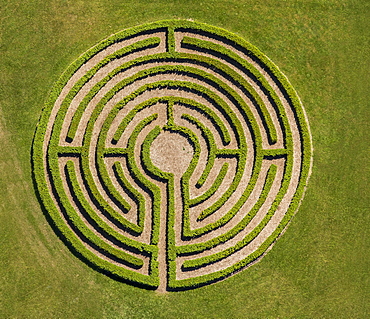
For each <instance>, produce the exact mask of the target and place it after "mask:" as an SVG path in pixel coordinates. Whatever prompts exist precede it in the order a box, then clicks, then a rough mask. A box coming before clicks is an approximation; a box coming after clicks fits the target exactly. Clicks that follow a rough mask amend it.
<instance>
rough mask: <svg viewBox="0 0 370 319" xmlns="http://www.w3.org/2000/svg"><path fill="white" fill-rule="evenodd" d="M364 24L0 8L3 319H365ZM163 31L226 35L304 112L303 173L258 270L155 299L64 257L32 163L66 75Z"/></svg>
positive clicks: (209, 10)
mask: <svg viewBox="0 0 370 319" xmlns="http://www.w3.org/2000/svg"><path fill="white" fill-rule="evenodd" d="M368 16H369V3H368V2H367V1H364V0H357V1H350V0H347V1H344V0H336V1H334V0H326V1H324V0H310V1H296V0H288V1H276V0H267V1H264V2H261V1H257V0H245V1H234V0H233V1H231V0H228V1H222V0H218V1H212V0H210V1H193V0H192V1H190V0H188V1H186V0H182V1H163V0H158V1H144V0H135V1H133V0H127V1H107V0H100V1H96V0H92V1H74V2H72V1H50V0H44V1H38V0H35V1H34V0H30V1H18V0H13V1H6V0H0V21H1V22H0V145H1V152H0V190H1V192H0V317H2V318H367V317H369V316H370V307H369V306H368V304H369V302H368V301H369V299H370V283H369V276H368V275H369V269H370V253H369V252H370V249H369V248H370V240H369V219H370V217H369V214H368V212H369V210H370V194H369V191H368V184H369V179H370V178H369V177H370V162H369V151H370V147H369V143H368V139H369V134H368V132H369V128H370V124H369V123H370V112H369V107H370V105H369V102H368V94H367V91H368V90H367V87H368V83H369V76H368V71H367V70H368V65H369V61H368V60H366V59H367V56H366V54H365V53H366V52H368V49H369V40H368V38H369V37H368V31H367V30H369V27H370V26H369V19H368ZM172 18H185V19H188V18H191V19H194V20H196V21H199V22H204V23H208V24H211V25H215V26H218V27H222V28H225V29H227V30H229V31H231V32H234V33H236V34H238V35H239V36H241V37H243V38H244V39H246V40H247V41H249V42H250V43H252V44H253V45H255V46H257V47H258V48H259V49H260V50H261V51H262V52H263V53H265V54H266V55H267V56H268V57H269V58H271V59H272V61H273V62H274V63H275V64H276V65H277V66H278V67H279V68H280V69H281V70H282V71H283V72H284V73H285V74H286V75H287V77H288V78H289V80H290V81H291V83H292V85H293V87H294V88H295V89H296V90H297V92H298V94H299V96H300V98H301V100H302V103H303V105H304V107H305V110H306V112H307V115H308V119H309V122H310V126H311V131H312V137H313V146H314V164H313V173H312V176H311V178H310V181H309V184H308V186H309V187H308V190H307V192H306V195H305V198H304V200H303V202H302V205H301V207H300V209H299V211H298V213H297V215H296V216H295V217H294V219H293V221H292V223H291V225H290V226H289V228H288V230H287V232H286V233H285V234H284V235H283V236H282V238H280V240H279V241H278V242H277V243H276V245H275V247H274V249H273V250H272V251H271V252H269V253H268V254H267V255H266V256H265V257H264V258H263V260H262V261H261V262H259V263H257V264H256V265H255V266H252V267H250V268H249V269H247V270H244V271H242V272H240V273H238V274H236V275H234V276H232V277H230V278H228V279H227V280H225V281H222V282H219V283H216V284H213V285H210V286H206V287H202V288H198V289H195V290H192V291H186V292H177V293H168V294H165V295H159V294H157V293H155V292H152V291H146V290H143V289H140V288H136V287H131V286H129V285H126V284H123V283H120V282H118V281H114V280H112V279H110V278H109V277H107V276H105V275H102V274H100V273H98V272H96V271H94V270H93V269H91V268H89V267H88V266H87V265H86V264H84V263H83V262H81V261H80V260H79V259H78V258H76V257H75V256H74V255H73V254H71V253H70V251H69V250H68V248H67V247H66V246H65V245H64V244H63V243H62V242H61V241H60V240H59V239H58V237H57V236H56V235H55V233H54V231H53V229H52V228H51V227H50V225H49V224H48V222H47V220H46V218H45V216H44V215H43V212H42V210H41V208H40V205H39V203H38V199H37V197H36V194H35V191H34V185H33V183H32V178H31V163H30V150H31V144H32V138H33V134H34V130H35V126H36V124H37V122H38V119H39V116H40V114H41V110H42V106H43V105H44V102H45V99H46V97H47V95H48V93H49V91H50V89H51V87H52V85H53V83H54V82H55V81H56V80H57V79H58V78H59V76H60V74H61V73H62V72H63V71H64V70H65V69H66V67H67V66H68V65H69V64H70V63H71V62H72V61H74V60H75V59H76V58H77V57H78V56H79V55H80V54H81V53H83V52H85V51H86V50H87V49H88V48H90V47H91V46H93V45H94V44H95V43H97V42H99V41H100V40H101V39H103V38H106V37H107V36H108V35H110V34H112V33H115V32H118V31H119V30H122V29H124V28H128V27H132V26H135V25H140V24H143V23H145V22H152V21H156V20H161V19H172Z"/></svg>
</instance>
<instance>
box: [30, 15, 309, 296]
mask: <svg viewBox="0 0 370 319" xmlns="http://www.w3.org/2000/svg"><path fill="white" fill-rule="evenodd" d="M32 156H33V170H34V179H35V182H36V185H37V190H38V193H39V195H40V198H41V201H42V203H43V206H44V207H45V209H46V211H47V212H48V215H49V216H50V218H51V220H52V223H53V224H54V226H55V228H56V229H57V230H58V232H59V234H60V235H61V237H62V238H63V239H64V241H65V242H66V243H67V244H68V245H69V247H71V248H72V249H73V250H74V251H76V252H77V253H78V254H79V255H80V256H81V258H82V259H84V260H85V261H86V262H87V263H88V264H90V265H92V266H94V267H95V268H98V269H100V270H101V271H102V272H104V273H107V274H110V275H112V276H114V277H115V278H120V279H123V280H124V281H126V282H130V283H132V284H136V285H140V286H144V287H147V288H151V289H159V290H161V291H165V290H179V289H189V288H194V287H198V286H201V285H204V284H208V283H212V282H215V281H217V280H220V279H223V278H225V277H227V276H229V275H231V274H233V273H235V272H236V271H237V270H239V269H241V268H243V267H245V266H248V265H250V264H251V263H252V262H253V261H255V260H257V259H258V258H259V257H260V256H262V255H263V254H264V253H265V252H266V251H267V250H268V249H269V247H270V246H271V245H272V244H273V243H274V241H275V240H276V239H277V237H278V236H279V235H280V234H281V233H282V231H283V230H284V228H285V227H286V225H287V223H288V222H289V220H290V219H291V217H292V215H293V214H294V212H295V211H296V209H297V208H298V204H299V202H300V200H301V198H302V196H303V192H304V188H305V185H306V182H307V179H308V174H309V171H310V165H311V142H310V135H309V131H308V125H307V121H306V118H305V114H304V111H303V108H302V106H301V104H300V101H299V99H298V97H297V95H296V93H295V91H294V90H293V88H292V87H291V85H290V84H289V82H288V80H287V79H286V78H285V76H283V75H282V73H281V72H280V71H279V70H278V69H277V67H276V66H275V65H274V64H273V63H272V62H271V61H270V60H269V59H268V58H267V57H266V56H264V55H263V54H262V53H261V52H260V51H259V50H258V49H257V48H255V47H254V46H252V45H250V44H249V43H247V42H246V41H244V40H243V39H241V38H239V37H237V36H236V35H233V34H231V33H229V32H227V31H225V30H222V29H218V28H215V27H211V26H207V25H204V24H199V23H194V22H190V21H182V20H169V21H161V22H157V23H152V24H146V25H143V26H140V27H136V28H132V29H129V30H125V31H123V32H121V33H118V34H115V35H113V36H111V37H109V38H108V39H106V40H104V41H102V42H101V43H99V44H98V45H96V46H95V47H93V48H92V49H90V50H89V51H87V52H86V53H85V54H83V55H82V56H80V57H79V58H78V59H77V60H76V61H75V62H74V63H73V64H72V65H71V66H70V67H69V68H68V69H67V71H66V72H65V73H64V74H63V75H62V76H61V78H60V80H59V81H58V82H57V83H56V85H55V86H54V88H53V90H52V92H51V94H50V97H49V99H48V102H47V103H46V106H45V108H44V110H43V112H42V116H41V119H40V122H39V124H38V127H37V130H36V134H35V138H34V145H33V155H32Z"/></svg>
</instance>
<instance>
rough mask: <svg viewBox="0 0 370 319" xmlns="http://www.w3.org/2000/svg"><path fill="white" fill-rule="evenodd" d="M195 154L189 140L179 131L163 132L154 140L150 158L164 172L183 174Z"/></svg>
mask: <svg viewBox="0 0 370 319" xmlns="http://www.w3.org/2000/svg"><path fill="white" fill-rule="evenodd" d="M193 156H194V149H193V147H192V146H191V144H190V143H189V141H188V140H187V139H186V138H185V137H183V136H182V135H180V134H178V133H171V132H168V131H167V132H163V133H162V134H160V135H158V137H157V138H156V139H155V140H154V141H153V143H152V145H151V149H150V159H151V161H152V163H153V165H154V166H156V167H157V168H158V169H159V170H161V171H163V172H168V173H173V174H175V175H178V176H180V177H181V176H182V175H183V174H184V173H185V172H186V170H187V169H188V167H189V165H190V162H191V160H192V159H193Z"/></svg>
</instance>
